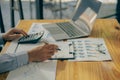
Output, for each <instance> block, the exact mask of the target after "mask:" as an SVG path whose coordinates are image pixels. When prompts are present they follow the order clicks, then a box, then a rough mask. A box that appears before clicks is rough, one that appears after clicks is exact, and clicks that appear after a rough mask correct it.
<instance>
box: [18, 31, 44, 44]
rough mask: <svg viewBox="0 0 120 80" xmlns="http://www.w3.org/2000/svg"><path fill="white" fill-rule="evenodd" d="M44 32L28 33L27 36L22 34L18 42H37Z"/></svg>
mask: <svg viewBox="0 0 120 80" xmlns="http://www.w3.org/2000/svg"><path fill="white" fill-rule="evenodd" d="M43 34H44V32H43V31H41V32H39V33H34V34H29V35H28V36H22V37H21V38H20V39H19V40H18V43H37V42H38V41H39V40H40V39H41V38H42V36H43Z"/></svg>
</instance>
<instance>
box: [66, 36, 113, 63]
mask: <svg viewBox="0 0 120 80" xmlns="http://www.w3.org/2000/svg"><path fill="white" fill-rule="evenodd" d="M68 41H70V42H72V43H73V45H74V56H75V59H74V60H72V61H104V60H111V56H110V54H109V52H108V49H107V47H106V45H105V42H104V39H102V38H80V39H73V40H68Z"/></svg>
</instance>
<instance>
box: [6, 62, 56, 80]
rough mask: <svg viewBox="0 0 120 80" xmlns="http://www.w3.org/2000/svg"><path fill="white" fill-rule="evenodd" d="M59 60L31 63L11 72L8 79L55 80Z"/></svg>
mask: <svg viewBox="0 0 120 80" xmlns="http://www.w3.org/2000/svg"><path fill="white" fill-rule="evenodd" d="M56 64H57V61H50V62H39V63H30V64H28V65H25V66H22V67H20V68H18V69H16V70H13V71H11V72H10V73H9V75H8V77H7V79H6V80H55V77H56Z"/></svg>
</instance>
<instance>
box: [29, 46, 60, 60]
mask: <svg viewBox="0 0 120 80" xmlns="http://www.w3.org/2000/svg"><path fill="white" fill-rule="evenodd" d="M57 48H58V46H56V45H54V44H45V45H44V46H42V47H41V46H39V47H36V48H34V49H32V50H30V51H28V56H29V62H34V61H40V62H41V61H45V60H47V59H49V58H51V56H52V55H54V53H55V52H57Z"/></svg>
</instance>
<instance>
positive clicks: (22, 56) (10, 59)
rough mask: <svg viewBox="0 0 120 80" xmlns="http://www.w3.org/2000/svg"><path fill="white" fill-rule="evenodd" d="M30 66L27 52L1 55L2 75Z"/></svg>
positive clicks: (0, 68) (0, 69)
mask: <svg viewBox="0 0 120 80" xmlns="http://www.w3.org/2000/svg"><path fill="white" fill-rule="evenodd" d="M25 64H28V55H27V52H20V53H15V54H3V55H0V73H2V72H6V71H10V70H13V69H16V68H18V67H20V66H23V65H25Z"/></svg>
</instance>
